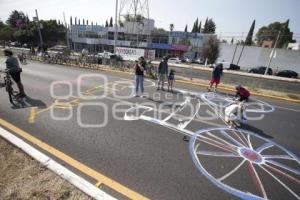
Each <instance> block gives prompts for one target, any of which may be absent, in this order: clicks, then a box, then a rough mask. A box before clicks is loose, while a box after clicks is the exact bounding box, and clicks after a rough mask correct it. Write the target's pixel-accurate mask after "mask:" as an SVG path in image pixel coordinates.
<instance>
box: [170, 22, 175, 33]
mask: <svg viewBox="0 0 300 200" xmlns="http://www.w3.org/2000/svg"><path fill="white" fill-rule="evenodd" d="M173 30H174V24H170V31H171V32H172V31H173Z"/></svg>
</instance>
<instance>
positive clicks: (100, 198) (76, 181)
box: [0, 127, 116, 200]
mask: <svg viewBox="0 0 300 200" xmlns="http://www.w3.org/2000/svg"><path fill="white" fill-rule="evenodd" d="M0 136H1V137H3V138H4V139H5V140H7V141H9V142H10V143H12V144H13V145H14V146H16V147H18V148H20V149H21V150H22V151H24V152H25V153H27V154H28V155H29V156H31V157H32V158H34V159H35V160H37V161H39V162H40V163H41V164H42V165H44V166H45V167H46V168H48V169H49V170H51V171H53V172H54V173H56V174H57V175H58V176H60V177H61V178H63V179H65V180H66V181H68V182H70V183H71V184H73V185H74V186H75V187H77V188H78V189H79V190H81V191H83V192H84V193H86V194H87V195H89V196H90V197H92V198H94V199H97V200H116V199H115V198H114V197H112V196H110V195H109V194H107V193H105V192H104V191H102V190H100V189H99V188H97V187H96V186H94V185H92V184H91V183H89V182H87V181H86V180H85V179H83V178H81V177H80V176H78V175H76V174H74V173H73V172H71V171H70V170H68V169H67V168H65V167H64V166H62V165H61V164H59V163H57V162H56V161H54V160H53V159H51V158H49V157H48V156H46V155H45V154H43V153H41V152H40V151H38V150H37V149H35V148H34V147H32V146H30V145H29V144H27V143H26V142H24V141H23V140H21V139H19V138H18V137H16V136H14V135H13V134H12V133H10V132H8V131H7V130H5V129H3V128H2V127H0Z"/></svg>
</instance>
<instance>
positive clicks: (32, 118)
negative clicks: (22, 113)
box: [28, 107, 37, 124]
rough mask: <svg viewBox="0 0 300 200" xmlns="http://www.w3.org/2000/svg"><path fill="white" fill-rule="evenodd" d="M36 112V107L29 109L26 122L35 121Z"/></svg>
mask: <svg viewBox="0 0 300 200" xmlns="http://www.w3.org/2000/svg"><path fill="white" fill-rule="evenodd" d="M36 112H37V107H33V108H31V109H30V114H29V118H28V123H30V124H32V123H34V122H35V118H36V114H37V113H36Z"/></svg>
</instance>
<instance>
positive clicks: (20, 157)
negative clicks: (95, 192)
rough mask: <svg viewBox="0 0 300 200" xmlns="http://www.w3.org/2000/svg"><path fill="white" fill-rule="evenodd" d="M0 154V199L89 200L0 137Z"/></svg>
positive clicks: (89, 199)
mask: <svg viewBox="0 0 300 200" xmlns="http://www.w3.org/2000/svg"><path fill="white" fill-rule="evenodd" d="M0 152H1V153H0V199H2V200H9V199H22V200H23V199H28V200H34V199H37V200H38V199H60V200H63V199H70V200H71V199H80V200H91V199H92V198H90V197H88V196H87V195H85V194H84V193H83V192H81V191H80V190H78V189H76V188H75V187H74V186H73V185H71V184H70V183H68V182H67V181H65V180H63V179H62V178H60V177H59V176H57V175H56V174H54V173H53V172H52V171H50V170H48V169H47V168H45V167H44V166H42V165H41V164H40V163H38V162H37V161H36V160H34V159H32V158H31V157H29V156H28V155H27V154H25V153H24V152H22V151H21V150H19V149H18V148H16V147H14V146H12V145H11V144H9V143H8V142H7V141H5V140H4V139H2V138H1V137H0Z"/></svg>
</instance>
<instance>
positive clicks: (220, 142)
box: [189, 128, 300, 199]
mask: <svg viewBox="0 0 300 200" xmlns="http://www.w3.org/2000/svg"><path fill="white" fill-rule="evenodd" d="M189 148H190V154H191V156H192V159H193V161H194V164H195V165H196V167H197V168H198V170H199V171H200V172H201V173H202V174H203V175H204V176H205V177H206V178H208V180H209V181H211V182H212V183H213V184H215V185H216V186H218V187H219V188H221V189H223V190H224V191H226V192H228V193H231V194H232V195H235V196H237V197H240V198H242V199H300V191H299V185H300V159H299V157H298V156H297V155H295V154H293V153H292V152H290V151H288V150H287V149H285V148H284V147H282V146H280V145H278V144H277V143H275V142H273V141H271V140H269V139H267V138H264V137H261V136H259V135H258V134H256V133H252V132H249V131H246V130H242V129H238V130H233V129H228V128H212V129H205V130H200V131H198V132H196V133H195V134H194V135H193V137H192V139H191V140H190V144H189ZM274 188H276V189H274ZM282 197H285V198H282Z"/></svg>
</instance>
